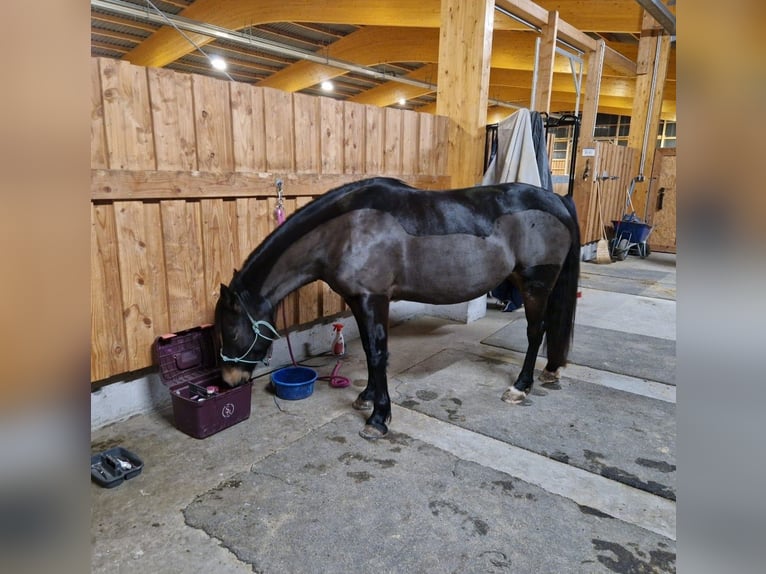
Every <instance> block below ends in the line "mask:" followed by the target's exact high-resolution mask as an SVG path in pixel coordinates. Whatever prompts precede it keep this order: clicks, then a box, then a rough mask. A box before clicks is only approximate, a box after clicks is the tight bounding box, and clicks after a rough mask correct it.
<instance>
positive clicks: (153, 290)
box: [143, 201, 170, 335]
mask: <svg viewBox="0 0 766 574" xmlns="http://www.w3.org/2000/svg"><path fill="white" fill-rule="evenodd" d="M143 206H144V213H143V217H144V242H145V243H146V265H147V270H148V274H149V277H148V280H147V281H146V282H145V285H146V287H147V289H148V291H149V293H150V294H151V299H152V316H151V319H152V322H153V327H154V333H155V335H162V334H165V333H169V332H170V312H169V311H168V295H167V293H168V283H167V277H166V275H165V269H166V266H165V244H164V239H163V234H162V213H161V212H160V203H159V202H158V201H145V202H143Z"/></svg>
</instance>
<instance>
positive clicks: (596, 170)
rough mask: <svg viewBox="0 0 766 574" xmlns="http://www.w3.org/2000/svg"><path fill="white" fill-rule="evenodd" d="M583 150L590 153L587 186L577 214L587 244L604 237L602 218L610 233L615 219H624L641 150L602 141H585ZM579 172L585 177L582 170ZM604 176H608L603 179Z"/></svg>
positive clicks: (585, 163)
mask: <svg viewBox="0 0 766 574" xmlns="http://www.w3.org/2000/svg"><path fill="white" fill-rule="evenodd" d="M582 149H583V150H584V153H586V154H589V155H588V156H587V157H584V158H583V159H585V160H586V161H585V162H583V165H587V166H588V172H589V175H588V182H587V185H585V186H584V187H581V189H583V190H584V194H583V195H584V201H583V203H582V206H584V209H582V207H580V210H581V211H580V212H578V214H577V216H578V219H579V222H580V236H581V237H580V242H581V243H582V244H583V245H585V244H588V243H592V242H594V241H598V240H599V239H601V237H602V227H601V225H602V223H601V221H602V220H603V225H604V229H605V231H606V233H607V235H609V234H610V231H609V228H611V227H612V220H619V219H621V218H622V215H623V212H624V210H625V202H626V198H627V192H628V189H629V187H630V180H631V174H632V173H633V170H634V169H635V163H636V161H637V160H638V157H637V153H638V152H637V150H635V149H633V148H628V147H625V146H618V145H615V144H612V143H608V142H599V141H593V142H588V143H584V144H583V147H582ZM590 154H593V155H590ZM577 175H579V176H580V177H582V173H579V174H577ZM604 176H606V177H607V178H608V179H603V177H604ZM597 178H600V179H598V180H597ZM597 191H598V193H596V192H597ZM599 208H600V209H599Z"/></svg>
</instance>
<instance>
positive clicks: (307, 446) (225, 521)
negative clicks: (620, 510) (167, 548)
mask: <svg viewBox="0 0 766 574" xmlns="http://www.w3.org/2000/svg"><path fill="white" fill-rule="evenodd" d="M359 423H360V419H359V416H356V415H347V416H342V417H339V418H338V419H336V420H335V421H333V422H332V423H329V424H327V425H325V426H324V427H322V428H320V429H319V430H317V431H315V432H314V433H312V434H310V435H307V436H305V437H304V438H302V439H300V440H298V441H296V442H295V443H293V444H291V445H290V446H288V447H287V448H286V449H285V450H283V451H281V452H278V453H276V454H274V455H271V456H269V457H267V458H265V459H263V460H261V461H259V462H257V463H256V464H254V465H253V467H252V469H251V471H250V472H244V473H240V474H237V475H235V476H233V477H231V478H230V479H228V480H226V481H224V482H222V483H221V484H220V485H219V486H218V487H217V488H215V489H213V490H211V491H209V492H207V493H206V494H204V495H202V496H200V497H198V498H197V499H196V500H195V501H194V502H192V503H191V504H190V505H189V506H188V507H187V508H186V509H185V511H184V515H185V518H186V522H187V524H189V525H191V526H193V527H196V528H200V529H202V530H204V531H205V532H206V533H207V534H208V535H210V536H212V537H215V538H216V539H218V540H220V542H221V544H222V545H223V546H225V547H226V548H228V549H229V550H231V552H233V553H234V554H235V555H236V556H237V557H238V558H239V559H240V560H242V561H244V562H246V563H248V564H250V565H252V568H253V570H254V571H255V572H269V573H271V572H291V573H293V574H298V573H303V572H316V573H326V572H461V573H462V572H465V573H472V572H475V573H485V572H573V571H578V572H589V573H609V572H658V573H661V572H675V568H676V567H675V542H673V541H672V540H669V539H667V538H664V537H662V536H660V535H658V534H654V533H652V532H649V531H647V530H644V529H642V528H638V527H636V526H633V525H630V524H626V523H624V522H621V521H619V520H617V519H614V518H611V517H609V516H608V515H606V514H603V513H601V512H599V511H596V510H594V509H592V508H587V507H581V506H579V505H577V504H576V503H574V502H572V501H570V500H568V499H566V498H563V497H560V496H556V495H552V494H549V493H547V492H545V491H543V490H542V489H540V488H538V487H536V486H533V485H530V484H528V483H526V482H524V481H521V480H518V479H515V478H512V477H510V476H509V475H507V474H504V473H501V472H498V471H496V470H493V469H490V468H487V467H483V466H481V465H478V464H475V463H472V462H465V461H462V460H460V459H458V458H456V457H455V456H453V455H451V454H449V453H446V452H445V451H442V450H440V449H437V448H435V447H432V446H430V445H428V444H426V443H424V442H421V441H418V440H415V439H412V438H411V437H409V436H407V435H404V434H392V436H390V437H389V438H388V439H386V440H381V441H378V442H367V441H364V440H363V439H361V438H359V436H358V435H357V431H358V430H359ZM392 432H393V431H392ZM551 549H555V551H554V552H552V551H551Z"/></svg>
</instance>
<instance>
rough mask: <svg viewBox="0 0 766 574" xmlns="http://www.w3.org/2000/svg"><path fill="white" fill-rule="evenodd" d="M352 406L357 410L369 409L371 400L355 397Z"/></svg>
mask: <svg viewBox="0 0 766 574" xmlns="http://www.w3.org/2000/svg"><path fill="white" fill-rule="evenodd" d="M352 406H353V407H354V408H355V409H356V410H358V411H369V410H370V409H371V408H372V401H365V400H364V399H360V398H359V397H357V398H356V400H355V401H354V402H353V403H352Z"/></svg>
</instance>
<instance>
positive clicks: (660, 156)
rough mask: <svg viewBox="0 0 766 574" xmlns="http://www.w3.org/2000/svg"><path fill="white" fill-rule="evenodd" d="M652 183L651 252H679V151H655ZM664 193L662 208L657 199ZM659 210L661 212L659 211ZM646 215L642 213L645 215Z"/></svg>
mask: <svg viewBox="0 0 766 574" xmlns="http://www.w3.org/2000/svg"><path fill="white" fill-rule="evenodd" d="M652 166H653V167H652V177H653V178H656V179H654V180H653V181H652V184H651V188H650V192H651V195H650V196H649V211H648V217H647V220H648V222H649V223H650V224H651V225H652V226H653V227H652V233H651V235H649V246H650V247H651V249H652V251H663V252H668V253H675V252H676V203H677V187H676V149H675V148H661V149H658V150H656V151H655V154H654V160H653V163H652ZM660 190H662V202H661V206H660V205H659V204H658V196H659V193H660ZM658 207H660V209H657V208H658ZM642 216H643V214H642Z"/></svg>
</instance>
